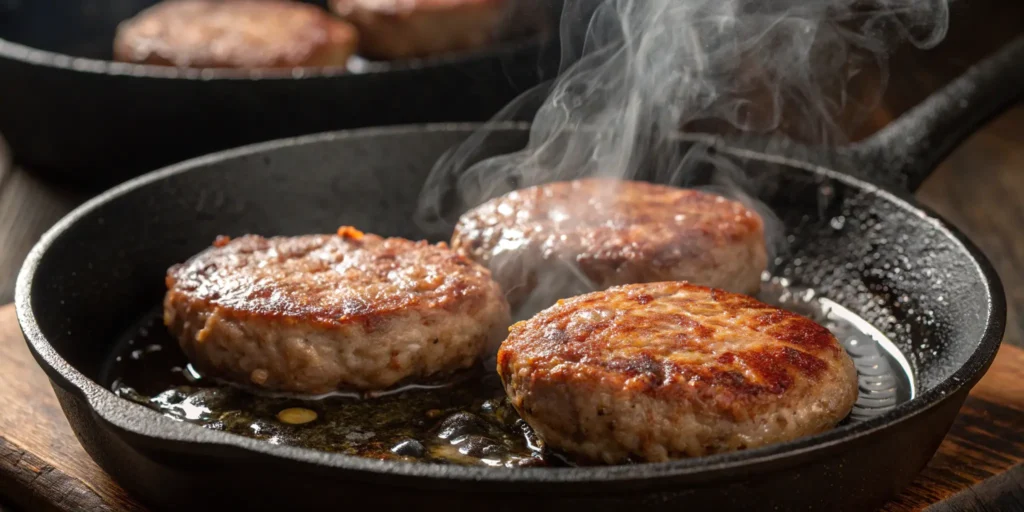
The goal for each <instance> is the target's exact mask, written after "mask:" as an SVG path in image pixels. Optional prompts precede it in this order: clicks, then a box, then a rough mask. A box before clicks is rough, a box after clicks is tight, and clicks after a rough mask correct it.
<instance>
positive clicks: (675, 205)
mask: <svg viewBox="0 0 1024 512" xmlns="http://www.w3.org/2000/svg"><path fill="white" fill-rule="evenodd" d="M452 249H454V250H456V251H459V252H461V253H463V254H466V255H467V256H469V257H470V258H473V259H474V260H475V261H478V262H480V263H481V264H483V265H484V266H486V267H488V268H489V269H490V270H491V272H492V273H493V274H494V277H495V279H496V280H497V281H498V282H499V283H500V284H501V285H502V288H503V289H504V291H505V293H506V295H507V297H508V299H509V301H510V302H511V303H512V306H513V308H518V307H519V306H521V305H523V304H524V303H529V307H527V308H526V309H528V310H530V311H538V310H540V309H542V308H545V307H547V306H550V305H551V304H553V303H554V302H555V301H556V300H558V299H561V298H565V297H570V296H573V295H578V294H580V293H586V292H590V291H594V290H602V289H605V288H608V287H609V286H614V285H620V284H630V283H642V282H655V281H689V282H692V283H695V284H700V285H705V286H711V287H714V288H721V289H724V290H728V291H733V292H737V293H755V292H756V291H757V290H758V288H759V287H760V283H761V273H762V272H763V271H764V270H765V269H766V267H767V259H768V258H767V252H766V247H765V237H764V223H763V221H762V219H761V218H760V217H759V216H758V215H757V214H756V213H755V212H753V211H752V210H750V209H749V208H747V207H746V206H744V205H743V204H741V203H739V202H736V201H732V200H729V199H726V198H724V197H721V196H717V195H714V194H710V193H706V192H701V191H698V190H692V189H683V188H677V187H670V186H665V185H656V184H652V183H646V182H638V181H620V180H612V179H581V180H575V181H564V182H555V183H550V184H546V185H540V186H535V187H530V188H525V189H522V190H517V191H514V192H511V193H509V194H507V195H504V196H501V197H498V198H496V199H492V200H490V201H488V202H486V203H484V204H482V205H480V206H478V207H476V208H473V209H472V210H470V211H468V212H466V213H465V214H463V215H462V217H461V218H460V219H459V221H458V223H457V225H456V227H455V233H454V235H453V236H452Z"/></svg>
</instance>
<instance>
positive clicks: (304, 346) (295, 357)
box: [164, 228, 509, 394]
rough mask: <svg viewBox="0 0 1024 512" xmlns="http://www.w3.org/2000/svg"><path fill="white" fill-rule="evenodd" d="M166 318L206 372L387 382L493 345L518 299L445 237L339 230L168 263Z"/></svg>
mask: <svg viewBox="0 0 1024 512" xmlns="http://www.w3.org/2000/svg"><path fill="white" fill-rule="evenodd" d="M167 289H168V291H167V294H166V296H165V300H164V322H165V324H166V325H167V326H168V328H169V329H170V331H171V332H172V333H174V334H175V335H176V336H177V338H178V341H179V343H180V345H181V348H182V349H183V350H184V352H185V354H186V355H187V356H188V358H189V359H190V361H191V362H192V363H193V364H194V365H195V366H196V367H197V368H198V370H199V371H200V372H201V373H202V374H204V375H209V376H212V377H219V378H223V379H227V380H230V381H235V382H238V383H242V384H245V385H248V386H254V387H256V388H261V389H265V390H273V391H287V392H294V393H304V394H321V393H326V392H330V391H335V390H338V389H354V390H379V389H385V388H388V387H390V386H393V385H395V384H397V383H401V382H403V381H407V380H410V379H422V378H426V377H431V376H438V375H442V374H446V373H448V372H452V371H455V370H459V369H462V368H467V367H469V366H471V365H473V364H475V362H477V361H479V360H480V359H481V357H482V355H483V354H484V352H485V351H486V350H488V348H490V350H491V351H492V353H493V350H494V349H495V348H496V345H497V343H498V342H499V341H500V340H501V337H502V333H503V331H504V329H505V328H506V327H507V326H508V323H509V311H508V304H507V303H506V302H505V300H504V298H503V297H502V295H501V291H500V289H499V288H498V285H497V284H496V283H494V282H493V281H492V280H491V279H490V274H489V273H488V271H487V270H486V269H484V268H483V267H481V266H479V265H477V264H475V263H473V262H472V261H469V260H468V259H466V258H464V257H462V256H459V255H457V254H456V253H454V252H452V251H451V250H449V249H448V248H447V247H446V246H445V245H444V244H439V245H430V244H428V243H427V242H422V241H421V242H413V241H409V240H406V239H402V238H382V237H380V236H377V235H372V234H365V235H364V234H363V233H360V232H359V231H357V230H355V229H352V228H342V229H341V230H339V232H338V234H337V235H307V236H299V237H274V238H264V237H260V236H256V235H247V236H243V237H240V238H237V239H234V240H229V239H227V238H221V239H218V241H217V242H216V243H215V244H214V246H213V247H210V248H208V249H207V250H205V251H203V252H202V253H200V254H198V255H196V256H194V257H193V258H191V259H190V260H188V261H187V262H185V263H183V264H179V265H175V266H173V267H171V268H170V270H169V271H168V273H167Z"/></svg>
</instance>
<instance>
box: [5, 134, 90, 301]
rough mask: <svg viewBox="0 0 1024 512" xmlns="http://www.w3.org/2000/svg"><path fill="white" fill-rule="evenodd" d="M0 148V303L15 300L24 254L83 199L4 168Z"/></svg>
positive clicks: (65, 190)
mask: <svg viewBox="0 0 1024 512" xmlns="http://www.w3.org/2000/svg"><path fill="white" fill-rule="evenodd" d="M4 158H5V155H4V154H3V148H0V248H2V250H0V304H6V303H7V302H10V301H11V300H12V299H13V297H14V283H15V277H16V276H17V273H18V269H19V268H20V267H21V262H22V261H23V260H24V258H25V255H27V254H28V251H29V250H30V249H32V245H34V244H35V243H36V241H37V240H38V239H39V237H40V236H41V235H42V234H43V233H44V232H46V230H47V229H48V228H49V227H50V226H52V225H53V223H55V222H57V221H58V220H59V219H60V218H61V217H62V216H64V214H66V213H67V212H69V211H71V209H72V208H74V207H75V205H77V204H78V203H80V202H81V201H83V200H84V199H85V198H84V196H83V194H81V193H80V192H76V191H73V190H67V189H64V188H61V187H58V186H54V185H53V184H50V183H46V182H45V181H43V180H41V179H40V178H38V177H36V176H33V175H32V174H30V173H27V172H25V171H24V170H22V169H19V168H11V167H9V166H8V167H7V168H5V166H4V164H3V160H4Z"/></svg>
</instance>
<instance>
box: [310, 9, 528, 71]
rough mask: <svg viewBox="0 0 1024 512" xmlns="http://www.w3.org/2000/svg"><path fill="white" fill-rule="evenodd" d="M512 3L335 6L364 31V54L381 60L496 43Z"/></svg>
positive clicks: (362, 37)
mask: <svg viewBox="0 0 1024 512" xmlns="http://www.w3.org/2000/svg"><path fill="white" fill-rule="evenodd" d="M511 3H512V2H510V1H509V0H331V2H330V5H331V8H332V9H333V10H334V12H335V13H337V14H338V15H339V16H341V17H342V18H344V19H345V20H347V21H349V22H351V23H352V24H353V25H355V26H356V27H357V28H358V29H359V34H360V44H359V52H360V53H361V54H363V55H365V56H367V57H370V58H374V59H381V60H392V59H407V58H416V57H427V56H430V55H436V54H441V53H447V52H455V51H463V50H470V49H474V48H478V47H481V46H484V45H486V44H488V43H490V42H492V41H494V40H495V39H496V38H497V37H498V35H499V33H500V29H501V26H502V22H503V21H504V20H505V19H506V16H507V15H508V9H509V6H510V5H511Z"/></svg>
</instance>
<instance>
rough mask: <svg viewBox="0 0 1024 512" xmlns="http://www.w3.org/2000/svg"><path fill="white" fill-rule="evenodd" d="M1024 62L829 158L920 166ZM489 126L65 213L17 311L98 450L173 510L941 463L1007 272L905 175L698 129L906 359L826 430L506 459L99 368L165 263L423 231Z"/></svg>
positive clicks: (662, 505) (830, 287)
mask: <svg viewBox="0 0 1024 512" xmlns="http://www.w3.org/2000/svg"><path fill="white" fill-rule="evenodd" d="M1022 61H1024V39H1020V40H1017V41H1015V42H1014V43H1013V44H1011V45H1010V46H1008V47H1007V48H1005V49H1004V50H1001V51H1000V52H999V53H998V54H997V55H995V56H993V57H990V58H989V59H988V60H986V61H985V62H983V63H982V64H980V65H979V66H977V67H975V68H973V69H972V70H971V71H970V72H968V73H967V74H966V75H965V76H963V77H961V78H960V79H958V80H957V81H955V82H954V83H952V84H951V85H950V86H949V87H947V88H946V89H944V90H943V91H941V92H940V93H938V94H936V95H934V96H932V97H931V98H929V99H928V100H927V101H926V102H924V103H923V104H922V105H920V106H919V107H917V108H916V109H914V110H913V111H911V112H910V113H908V114H907V115H905V116H904V117H903V118H901V119H900V120H898V121H897V122H896V123H895V124H893V125H892V126H891V127H889V128H888V129H886V130H884V131H883V132H882V133H880V134H879V135H878V136H876V137H874V138H873V139H871V140H870V141H868V142H867V143H865V144H863V145H861V146H858V147H855V148H853V149H852V150H850V151H846V152H844V154H842V155H839V156H838V157H836V155H833V157H832V158H830V160H831V161H834V162H835V161H839V162H841V161H846V162H857V163H858V164H859V165H860V166H861V167H860V169H862V170H864V169H870V168H873V167H875V168H876V169H874V170H876V171H877V170H878V169H877V166H883V167H885V170H886V172H887V173H889V174H890V175H891V176H900V177H903V178H904V181H905V182H906V183H908V184H909V185H910V186H911V187H915V186H916V185H917V184H919V183H920V182H921V181H922V180H923V179H924V177H925V176H927V174H928V173H929V172H930V171H931V170H932V168H934V167H935V165H936V162H938V161H940V160H941V159H942V158H943V157H944V156H945V155H946V154H947V153H948V152H949V151H950V150H951V149H952V148H953V147H954V146H955V145H956V144H957V143H958V142H960V141H961V140H963V139H964V138H965V137H966V136H967V135H968V134H969V133H970V132H971V131H972V130H973V129H975V128H977V127H978V126H979V125H980V124H981V123H982V122H984V121H985V120H986V119H988V118H989V117H990V116H992V115H994V114H995V113H996V112H998V111H999V110H1000V109H1002V108H1003V107H1005V106H1007V105H1008V103H1009V101H1011V100H1012V99H1014V98H1016V97H1018V96H1019V95H1020V93H1021V92H1022V91H1024V72H1022V68H1021V66H1020V64H1019V63H1020V62H1022ZM476 130H485V131H486V133H487V135H488V136H487V137H484V139H485V140H486V141H487V146H486V149H485V152H486V153H490V154H500V153H505V152H508V151H511V150H514V149H517V148H519V147H522V146H523V145H524V144H525V138H526V134H527V132H526V131H525V129H524V126H522V125H502V126H493V127H489V128H482V127H480V126H478V125H431V126H425V127H392V128H382V129H367V130H358V131H347V132H338V133H329V134H323V135H315V136H308V137H302V138H298V139H288V140H283V141H275V142H270V143H264V144H259V145H255V146H249V147H244V148H241V149H236V150H232V151H227V152H223V153H218V154H214V155H210V156H206V157H202V158H199V159H195V160H191V161H189V162H186V163H183V164H180V165H176V166H173V167H170V168H167V169H164V170H161V171H157V172H154V173H150V174H148V175H145V176H143V177H140V178H137V179H135V180H132V181H130V182H128V183H125V184H123V185H121V186H119V187H116V188H115V189H113V190H111V191H109V192H107V193H105V194H103V195H101V196H99V197H98V198H96V199H94V200H92V201H90V202H89V203H87V204H85V205H84V206H82V207H81V208H79V209H77V210H76V211H74V212H73V213H71V214H70V215H69V216H67V217H66V218H65V219H63V220H62V221H61V222H60V223H58V224H57V225H56V226H55V227H54V228H53V229H52V230H51V231H49V232H48V233H47V234H46V235H45V236H44V237H43V238H42V240H41V241H40V242H39V244H38V245H37V246H36V247H35V248H34V250H33V251H32V253H31V254H30V256H29V257H28V259H27V261H26V263H25V265H24V268H23V269H22V272H21V274H20V276H19V279H18V287H17V310H18V317H19V321H20V322H21V326H22V329H23V331H24V333H25V335H26V338H27V340H28V344H29V346H30V348H31V349H32V351H33V353H34V354H35V356H36V358H37V360H38V361H39V363H40V365H41V366H42V367H43V369H44V370H45V371H46V373H47V374H48V375H49V377H50V379H51V380H52V383H53V387H54V389H55V390H56V393H57V396H58V398H59V400H60V403H61V405H62V407H63V408H64V411H65V413H66V414H67V417H68V419H69V421H70V423H71V425H72V428H73V429H74V431H75V433H76V434H77V436H78V438H79V440H80V441H81V443H82V445H83V446H84V447H85V448H86V450H87V451H88V452H89V454H90V455H91V456H92V457H93V458H95V459H96V461H97V462H98V463H99V464H100V466H102V467H103V468H104V470H106V471H107V472H108V473H110V474H111V475H112V476H113V477H114V478H115V479H116V480H117V481H118V482H120V483H121V484H122V485H123V486H124V487H125V488H126V489H127V490H128V491H129V492H131V493H133V494H134V495H135V496H138V497H139V498H140V499H141V500H143V501H144V502H146V503H147V504H149V505H151V506H153V507H154V508H161V509H167V510H172V509H177V510H182V509H188V508H197V507H198V508H206V507H221V508H223V509H225V510H235V509H240V508H268V509H270V508H273V509H277V510H285V509H287V510H301V509H306V508H309V509H312V508H313V507H317V509H320V508H323V509H333V508H339V507H346V508H348V507H355V506H371V507H373V508H374V509H383V510H388V509H391V508H392V507H395V508H397V507H399V506H401V507H402V508H403V509H406V510H408V509H410V508H412V507H416V508H422V507H424V506H426V508H427V509H430V510H432V509H441V508H442V507H461V506H467V507H469V506H476V507H481V508H480V509H481V510H482V509H483V507H487V508H488V509H501V510H505V509H509V510H512V509H515V510H532V509H551V510H556V509H557V510H568V507H570V506H574V505H575V506H582V507H587V508H589V509H592V510H623V509H625V508H626V507H639V508H637V509H638V510H639V509H641V508H642V509H643V510H682V509H684V508H686V509H695V510H704V509H738V510H754V509H757V510H760V509H769V510H771V509H776V510H789V509H808V508H815V509H821V510H865V509H870V508H872V507H877V506H879V505H880V504H882V503H883V502H884V501H885V500H886V499H887V498H890V497H891V496H893V495H894V494H895V493H896V492H897V491H899V490H900V489H901V488H902V487H904V486H905V485H906V484H907V483H908V482H910V480H911V479H912V478H913V477H914V476H915V474H916V473H917V472H918V471H919V470H920V469H921V468H922V467H923V466H924V465H925V464H926V463H927V462H928V460H929V458H930V457H931V456H932V454H933V453H934V451H935V450H936V448H937V447H938V445H939V443H940V442H941V440H942V438H943V436H944V435H945V434H946V432H947V430H948V428H949V427H950V424H951V423H952V421H953V419H954V417H955V416H956V414H957V412H958V410H959V408H960V405H961V404H962V402H963V400H964V399H965V397H966V396H967V393H968V391H969V390H970V388H971V387H972V386H973V385H974V384H975V383H976V382H977V381H978V380H979V379H980V378H981V376H982V375H983V374H984V372H985V371H986V369H987V368H988V367H989V365H990V363H991V362H992V360H993V358H994V357H995V354H996V351H997V349H998V346H999V343H1000V339H1001V336H1002V334H1003V328H1004V321H1005V314H1006V305H1005V300H1004V295H1003V290H1002V288H1001V284H1000V282H999V279H998V277H997V275H996V273H995V271H994V270H993V269H992V267H991V265H990V264H989V263H988V261H987V260H986V259H985V257H984V256H983V255H982V254H981V253H980V252H979V251H978V250H977V249H976V248H975V247H974V245H972V244H971V243H970V242H969V241H968V240H966V239H965V238H964V237H963V236H962V235H961V234H960V233H959V232H958V231H957V230H956V229H955V228H953V227H951V226H949V225H948V224H947V223H945V222H944V221H943V220H942V219H940V218H939V217H938V216H937V215H935V214H934V213H932V212H931V211H929V210H928V209H926V208H923V207H921V206H918V205H916V204H915V203H914V202H913V200H912V199H911V198H910V196H909V194H908V193H906V192H897V191H892V190H887V189H886V188H885V187H880V186H878V185H876V184H873V183H870V182H868V181H866V180H864V179H863V178H861V177H856V176H852V175H850V174H847V173H843V172H838V171H835V170H833V169H829V168H826V167H823V166H820V165H816V164H813V163H807V162H804V161H799V160H795V159H792V158H788V157H784V156H773V155H769V154H764V153H760V152H757V151H752V150H749V149H737V148H733V147H730V146H728V145H726V144H724V143H723V142H722V141H720V140H715V139H710V138H709V139H705V138H699V137H690V136H684V137H681V138H680V139H679V149H680V150H684V149H686V148H688V147H692V146H693V145H695V144H697V145H701V144H703V145H711V146H712V147H713V149H714V150H715V151H717V152H718V154H719V156H721V157H722V158H728V159H731V160H733V161H734V162H735V163H737V164H739V166H740V167H741V168H742V169H744V171H745V172H747V173H748V174H749V176H750V177H751V179H752V180H753V181H756V182H758V183H760V184H761V186H760V187H758V189H759V192H758V193H759V197H760V198H761V199H762V200H763V201H764V202H765V203H766V204H767V205H768V206H770V207H771V208H772V209H773V210H774V211H775V212H776V214H777V215H778V217H779V219H780V220H781V221H782V223H783V224H784V226H785V230H786V233H787V235H788V240H789V241H790V244H789V248H788V250H786V251H784V252H782V253H781V254H780V258H779V259H778V260H777V261H776V262H775V265H774V268H773V272H774V274H775V275H777V276H783V277H786V278H788V279H790V280H792V281H794V283H796V284H803V285H808V286H813V287H814V288H815V289H816V290H817V291H818V292H819V293H820V294H822V295H825V296H827V297H829V298H831V299H832V300H834V301H836V302H838V303H840V304H842V305H844V306H845V307H847V308H849V309H850V310H852V311H853V312H855V313H856V314H858V315H859V316H860V317H862V318H864V319H866V320H868V321H869V322H871V323H872V324H873V325H874V326H875V327H876V328H878V329H879V330H880V331H881V332H882V333H884V334H885V335H886V336H888V337H889V338H890V339H891V340H893V342H894V343H895V345H896V346H897V347H898V349H899V350H900V351H901V352H902V354H903V355H905V356H906V359H907V360H908V361H909V363H910V367H911V373H912V374H913V378H914V381H915V384H916V387H917V395H916V396H915V397H914V398H912V399H910V400H907V401H904V402H903V403H900V404H899V405H896V406H895V407H893V408H891V409H889V410H887V411H885V412H883V413H881V414H879V415H877V416H874V417H871V418H867V419H865V420H864V421H859V422H852V423H849V424H845V425H842V426H840V427H838V428H836V429H834V430H831V431H829V432H826V433H823V434H820V435H815V436H811V437H807V438H803V439H798V440H795V441H792V442H788V443H783V444H778V445H774V446H769V447H764V448H759V449H752V450H748V451H742V452H737V453H731V454H724V455H716V456H711V457H706V458H698V459H690V460H679V461H675V462H670V463H658V464H643V465H623V466H609V467H575V468H574V467H562V468H520V469H502V468H484V467H466V466H454V465H430V464H415V463H395V462H385V461H379V460H371V459H363V458H354V457H349V456H344V455H338V454H330V453H326V452H317V451H312V450H306V449H301V448H295V447H288V446H280V445H272V444H270V443H267V442H263V441H257V440H254V439H249V438H244V437H240V436H234V435H230V434H226V433H224V432H220V431H213V430H207V429H204V428H201V427H197V426H194V425H190V424H185V423H181V422H177V421H173V420H171V419H168V418H167V417H165V416H161V415H159V414H157V413H156V412H154V411H152V410H149V409H147V408H144V407H143V406H140V405H137V404H134V403H130V402H128V401H125V400H122V399H119V398H117V397H115V395H114V394H112V393H111V392H110V391H108V389H107V388H105V387H103V386H101V385H99V384H97V382H96V381H97V380H98V379H99V376H98V375H99V372H100V368H101V366H102V365H103V363H104V361H105V359H106V358H107V357H108V355H109V354H110V351H111V346H112V343H113V341H114V340H115V339H116V338H117V337H118V336H119V335H120V333H122V332H124V331H125V330H126V329H127V328H128V326H130V325H132V324H133V322H135V321H136V320H137V319H138V318H139V317H140V315H143V314H144V313H145V312H147V311H149V310H151V309H152V308H153V307H154V306H155V305H156V304H158V303H159V301H160V298H161V296H162V292H163V276H164V272H165V270H166V269H167V267H168V266H169V265H171V264H172V263H174V262H178V261H181V260H184V259H185V258H187V257H188V256H190V255H192V254H193V253H195V252H197V251H199V250H201V249H202V248H204V247H206V246H207V245H208V244H209V243H210V242H211V240H213V239H214V237H215V236H217V235H221V234H227V235H239V234H242V233H250V232H256V233H261V234H264V235H277V234H284V235H298V234H303V233H311V232H332V231H333V230H334V229H336V227H337V226H338V225H340V224H352V225H355V226H359V227H360V228H362V229H365V230H368V231H372V232H377V233H382V234H387V235H396V236H405V237H419V236H422V235H423V233H422V232H420V230H419V229H418V228H417V227H416V224H415V223H413V222H410V219H411V218H412V216H413V210H414V207H415V204H416V200H417V197H418V194H419V192H420V187H421V185H422V183H423V181H424V177H425V175H426V172H427V170H428V169H429V168H430V166H431V164H432V163H433V162H434V161H436V160H437V159H438V157H440V156H441V155H442V154H443V153H444V152H445V151H446V150H448V149H449V148H452V147H453V146H455V145H456V144H458V143H459V142H460V141H463V140H465V139H466V138H467V137H468V136H470V135H471V134H472V133H474V131H476ZM857 172H860V171H857ZM650 178H651V179H659V173H658V172H652V173H651V176H650ZM893 190H895V189H893ZM862 393H864V391H863V390H862ZM862 396H863V395H862ZM203 494H208V496H205V497H202V496H203ZM361 500H367V502H368V503H366V504H364V505H360V504H359V502H360V501H361Z"/></svg>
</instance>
